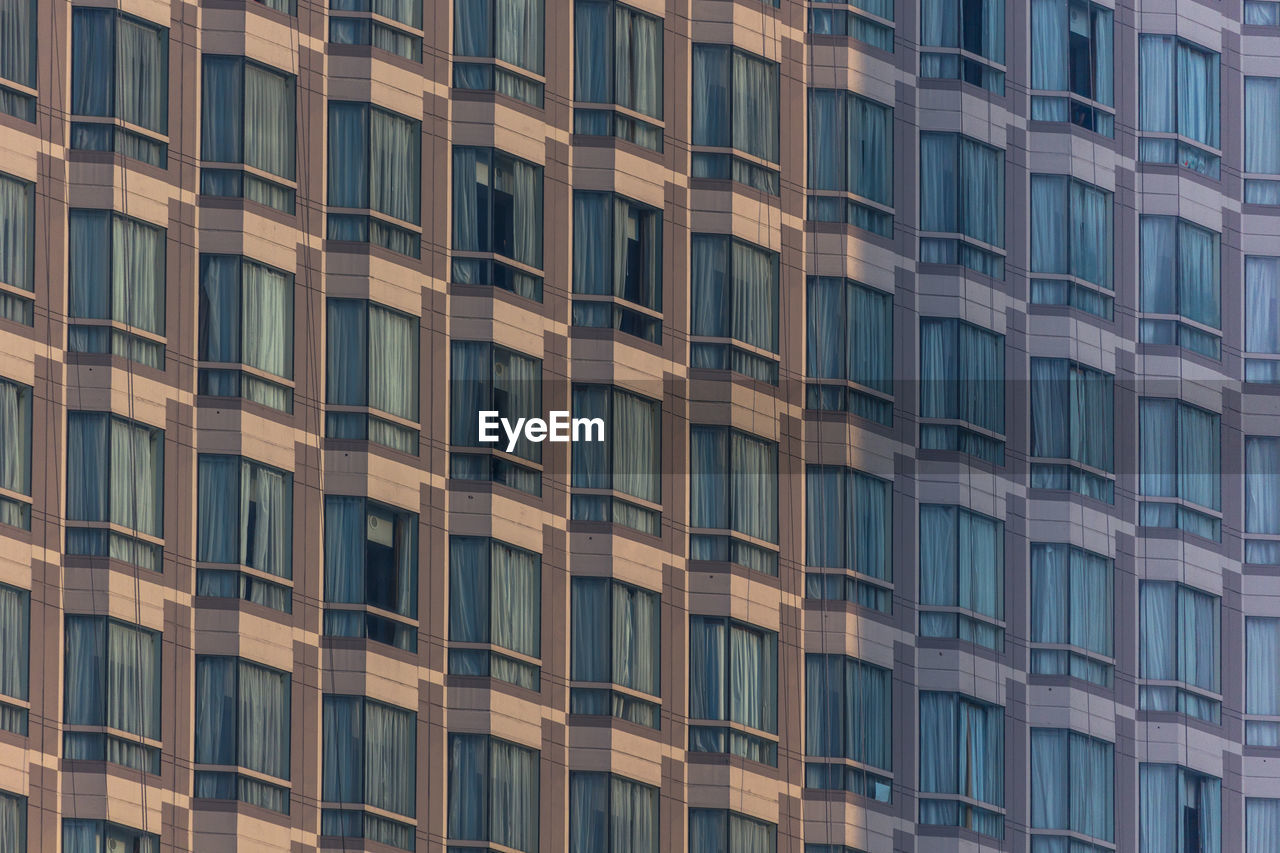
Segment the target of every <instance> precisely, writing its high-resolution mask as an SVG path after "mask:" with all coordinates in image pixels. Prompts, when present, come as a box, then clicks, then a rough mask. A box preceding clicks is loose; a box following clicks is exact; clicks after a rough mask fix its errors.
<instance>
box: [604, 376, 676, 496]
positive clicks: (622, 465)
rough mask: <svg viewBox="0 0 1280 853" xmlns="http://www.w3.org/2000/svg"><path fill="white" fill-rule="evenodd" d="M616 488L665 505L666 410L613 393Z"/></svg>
mask: <svg viewBox="0 0 1280 853" xmlns="http://www.w3.org/2000/svg"><path fill="white" fill-rule="evenodd" d="M612 396H613V417H612V420H611V422H610V423H609V424H607V425H606V430H607V429H608V428H609V426H610V425H611V426H612V427H613V441H612V445H613V447H612V450H613V488H615V489H617V490H618V491H620V492H625V493H626V494H628V495H632V496H634V497H637V498H643V499H645V500H648V501H653V502H654V503H661V502H662V453H661V441H662V407H661V405H660V404H659V403H658V401H656V400H649V399H646V398H644V397H640V396H637V395H635V394H629V393H627V392H625V391H620V390H616V389H615V390H614V391H613V394H612Z"/></svg>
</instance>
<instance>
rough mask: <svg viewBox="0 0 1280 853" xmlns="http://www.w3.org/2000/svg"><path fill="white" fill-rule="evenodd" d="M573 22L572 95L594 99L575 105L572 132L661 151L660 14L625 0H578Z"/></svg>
mask: <svg viewBox="0 0 1280 853" xmlns="http://www.w3.org/2000/svg"><path fill="white" fill-rule="evenodd" d="M573 27H574V30H573V32H574V63H573V97H574V100H576V101H578V102H579V103H580V104H591V105H592V106H590V107H586V106H575V107H574V110H573V132H574V133H576V134H581V135H583V136H615V137H617V138H618V139H623V140H626V141H627V142H633V143H635V144H636V145H639V146H641V147H643V148H648V149H650V150H652V151H661V150H662V126H661V124H660V122H661V121H662V19H661V18H655V17H653V16H652V15H646V14H645V13H643V12H640V11H637V10H636V9H632V8H631V7H630V6H625V5H623V4H621V3H613V2H596V0H578V2H577V3H575V4H574V7H573ZM610 107H612V108H610ZM649 119H653V121H649Z"/></svg>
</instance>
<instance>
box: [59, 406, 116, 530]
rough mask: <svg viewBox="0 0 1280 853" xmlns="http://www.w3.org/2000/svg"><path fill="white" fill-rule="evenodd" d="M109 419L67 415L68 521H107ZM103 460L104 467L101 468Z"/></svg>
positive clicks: (95, 413) (80, 413)
mask: <svg viewBox="0 0 1280 853" xmlns="http://www.w3.org/2000/svg"><path fill="white" fill-rule="evenodd" d="M109 432H110V417H109V416H108V415H104V414H99V413H97V412H68V413H67V518H68V519H69V520H74V521H107V520H108V515H107V514H108V505H109V504H108V494H109V492H108V488H109V484H110V482H111V476H110V471H111V468H110V463H111V459H110V456H109V455H108V452H107V438H108V435H109ZM103 460H106V463H107V464H105V465H104V464H103Z"/></svg>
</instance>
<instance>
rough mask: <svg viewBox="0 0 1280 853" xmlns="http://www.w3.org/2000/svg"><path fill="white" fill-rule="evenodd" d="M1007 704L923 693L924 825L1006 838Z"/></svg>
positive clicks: (922, 773) (957, 695) (946, 694)
mask: <svg viewBox="0 0 1280 853" xmlns="http://www.w3.org/2000/svg"><path fill="white" fill-rule="evenodd" d="M1004 777H1005V771H1004V708H1002V707H1000V706H999V705H990V704H987V703H986V702H982V701H980V700H978V699H973V698H970V697H969V696H964V695H962V694H959V693H935V692H929V691H923V690H922V691H921V692H920V794H921V797H920V823H922V824H925V825H934V826H959V827H964V828H965V829H970V830H973V831H974V832H976V833H978V834H979V835H987V836H990V837H992V838H1004Z"/></svg>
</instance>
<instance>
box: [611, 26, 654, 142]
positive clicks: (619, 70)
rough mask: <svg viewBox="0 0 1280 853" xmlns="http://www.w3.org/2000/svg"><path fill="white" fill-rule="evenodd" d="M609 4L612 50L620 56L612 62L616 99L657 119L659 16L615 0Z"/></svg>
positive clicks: (622, 104) (623, 104) (621, 103)
mask: <svg viewBox="0 0 1280 853" xmlns="http://www.w3.org/2000/svg"><path fill="white" fill-rule="evenodd" d="M613 8H614V10H615V13H616V18H615V20H616V25H615V29H614V50H615V54H616V56H617V57H618V58H619V59H620V60H621V61H619V62H617V63H616V64H615V66H614V72H615V74H616V75H617V77H616V83H615V88H614V93H615V94H614V96H615V98H616V99H617V103H618V104H620V105H621V106H624V107H628V108H630V109H633V110H635V111H636V112H638V113H642V114H644V115H647V116H650V117H651V118H656V119H661V118H662V20H661V19H660V18H655V17H653V16H652V15H646V14H643V13H641V12H638V11H636V10H634V9H631V8H629V7H627V6H624V5H622V4H621V3H615V4H614V6H613ZM605 43H606V44H607V43H608V42H605Z"/></svg>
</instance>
